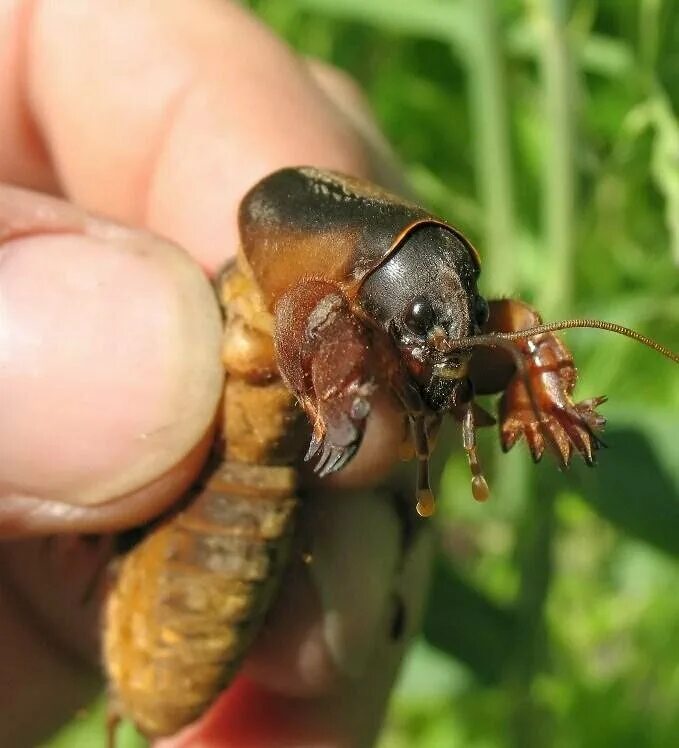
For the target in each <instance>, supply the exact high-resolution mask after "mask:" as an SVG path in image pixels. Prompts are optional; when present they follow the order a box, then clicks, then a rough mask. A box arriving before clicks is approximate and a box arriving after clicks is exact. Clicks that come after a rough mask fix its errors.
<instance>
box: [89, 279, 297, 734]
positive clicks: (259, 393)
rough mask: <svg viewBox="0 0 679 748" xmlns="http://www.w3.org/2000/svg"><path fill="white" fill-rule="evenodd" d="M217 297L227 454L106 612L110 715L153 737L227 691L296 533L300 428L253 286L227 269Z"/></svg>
mask: <svg viewBox="0 0 679 748" xmlns="http://www.w3.org/2000/svg"><path fill="white" fill-rule="evenodd" d="M221 297H222V301H223V303H224V305H225V311H226V332H225V344H224V354H223V359H224V363H225V367H226V371H227V378H226V385H225V391H224V411H223V412H224V419H223V421H224V423H223V429H222V434H223V437H224V438H223V451H222V452H221V454H220V455H217V459H216V460H215V462H216V467H215V469H214V470H213V471H212V472H211V473H210V474H209V477H208V478H207V479H206V481H205V482H204V484H203V485H202V486H199V487H198V488H196V490H195V494H194V496H193V497H192V498H191V499H190V501H189V502H188V505H187V507H186V508H185V509H183V510H182V511H180V512H178V513H177V514H175V515H174V516H173V517H172V518H170V519H169V520H168V521H166V522H165V523H164V524H160V525H159V526H158V527H157V528H155V529H154V530H152V531H151V532H150V533H149V534H148V535H147V537H146V538H145V539H144V540H143V541H142V542H141V543H140V544H139V545H137V546H136V547H135V548H134V549H133V550H132V551H131V552H130V553H129V554H128V555H127V556H126V557H125V558H124V559H123V560H122V561H121V563H120V567H119V570H118V573H117V578H116V582H115V585H114V588H113V589H112V591H111V593H110V595H109V598H108V601H107V606H106V610H105V622H104V660H105V664H106V668H107V671H108V676H109V692H110V696H111V699H112V706H113V709H114V710H115V711H116V712H118V713H119V714H120V715H122V716H126V717H128V718H130V719H132V720H133V722H135V724H136V725H137V727H138V728H139V729H140V730H141V731H142V732H143V733H145V734H146V735H148V736H150V737H152V736H162V735H170V734H172V733H174V732H176V731H177V730H179V729H181V728H182V727H184V726H185V725H187V724H189V723H190V722H192V721H194V720H195V719H196V718H197V717H199V716H200V715H201V714H202V713H203V712H204V711H205V709H206V708H207V707H208V706H209V705H210V703H211V702H212V701H213V700H214V699H215V698H216V697H217V696H218V695H219V693H220V691H221V690H222V689H223V688H224V687H225V686H226V685H227V684H228V682H229V681H230V680H231V678H232V677H233V675H234V673H235V671H236V670H237V668H238V666H239V664H240V662H241V660H242V658H243V656H244V654H245V653H246V651H247V649H248V647H249V645H250V643H251V642H252V639H253V638H254V636H255V635H256V633H257V631H258V629H259V627H260V625H261V623H262V620H263V618H264V614H265V612H266V610H267V609H268V608H269V606H270V604H271V601H272V598H273V595H274V593H275V590H276V588H277V586H278V582H279V580H280V577H281V575H282V571H283V569H284V567H285V563H286V560H287V556H288V552H289V547H290V541H291V537H292V532H293V527H294V513H295V508H296V505H297V499H296V498H295V489H296V474H297V473H296V470H295V469H294V467H292V465H293V464H294V463H295V462H296V460H297V459H298V457H299V454H300V451H301V450H302V448H303V445H304V441H305V434H304V433H303V428H302V425H303V424H304V419H303V417H302V416H301V415H300V413H299V411H298V409H297V407H296V404H295V401H294V397H293V396H292V395H291V393H290V392H289V391H288V390H287V389H286V387H285V386H284V385H283V383H282V382H281V381H280V378H279V377H278V375H277V369H276V366H275V361H274V359H273V345H272V341H271V318H270V316H269V314H268V312H266V310H265V309H264V306H263V304H262V302H261V298H260V296H259V294H258V291H257V288H256V286H254V284H253V282H252V281H251V280H250V279H249V277H247V275H246V274H244V273H241V272H240V271H238V270H237V269H235V268H233V269H232V270H231V271H230V272H229V273H228V274H226V275H225V277H224V279H223V283H222V288H221Z"/></svg>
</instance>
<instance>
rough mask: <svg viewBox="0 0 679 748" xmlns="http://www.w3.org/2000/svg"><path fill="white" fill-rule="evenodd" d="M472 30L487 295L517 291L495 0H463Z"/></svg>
mask: <svg viewBox="0 0 679 748" xmlns="http://www.w3.org/2000/svg"><path fill="white" fill-rule="evenodd" d="M467 3H468V6H469V7H468V10H469V17H470V18H471V19H473V28H474V32H473V33H472V34H471V36H470V38H469V40H468V42H467V44H466V45H465V48H464V50H463V52H464V56H465V62H466V63H467V68H468V74H469V91H470V98H471V107H472V117H473V125H474V131H475V132H476V138H475V140H474V146H475V149H476V171H477V179H478V186H479V192H480V196H481V200H480V202H481V203H482V206H483V209H484V214H485V231H484V238H483V244H482V247H481V255H482V257H483V281H484V285H485V291H486V293H488V294H489V295H498V294H509V293H512V292H515V291H516V281H517V275H518V272H517V271H518V265H517V261H516V258H517V251H518V248H517V247H516V244H515V241H514V194H513V187H512V163H511V152H510V127H509V121H508V114H507V97H506V93H505V92H506V84H505V76H504V65H503V59H502V42H501V39H500V34H499V30H498V19H497V3H496V2H494V0H467Z"/></svg>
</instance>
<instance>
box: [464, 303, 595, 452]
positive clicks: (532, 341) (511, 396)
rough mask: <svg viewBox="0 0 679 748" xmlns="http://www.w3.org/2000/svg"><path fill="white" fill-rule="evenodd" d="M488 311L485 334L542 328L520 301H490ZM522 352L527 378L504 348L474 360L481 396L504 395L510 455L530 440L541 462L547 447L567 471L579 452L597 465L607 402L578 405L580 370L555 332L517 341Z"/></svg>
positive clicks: (481, 352)
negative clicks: (521, 442) (601, 407)
mask: <svg viewBox="0 0 679 748" xmlns="http://www.w3.org/2000/svg"><path fill="white" fill-rule="evenodd" d="M489 307H490V316H489V319H488V322H487V324H486V325H485V327H484V330H483V331H484V332H486V333H490V332H516V331H520V330H525V329H528V328H529V327H534V326H536V325H539V324H540V323H541V319H540V315H539V314H538V313H537V312H536V311H535V310H534V309H533V308H532V307H530V306H528V305H527V304H524V303H523V302H520V301H515V300H512V299H502V300H498V301H491V302H490V304H489ZM517 348H518V349H519V351H520V354H521V357H522V359H523V362H524V367H525V377H524V376H522V375H521V374H520V373H519V372H517V371H516V366H515V364H514V362H513V361H512V358H511V356H510V355H509V354H508V353H507V352H506V351H504V350H502V349H499V348H488V349H484V348H477V349H476V350H475V351H474V354H473V356H472V360H471V367H470V370H471V379H472V381H473V382H474V388H475V390H476V392H477V393H481V394H487V393H494V392H502V398H501V400H500V408H499V415H500V418H499V425H500V440H501V443H502V448H503V449H504V450H505V451H508V450H509V449H511V448H512V447H513V446H514V444H516V442H517V441H519V440H520V439H521V438H522V437H525V439H526V441H527V443H528V447H529V449H530V451H531V454H532V456H533V459H534V460H535V461H536V462H537V461H538V460H539V459H540V458H541V457H542V455H543V453H544V451H545V448H548V449H549V450H550V451H551V452H553V453H554V455H555V456H556V458H557V460H558V461H559V462H560V463H561V465H562V466H563V467H566V466H567V465H568V464H569V462H570V460H571V457H572V455H573V451H574V450H577V451H578V452H580V454H582V456H583V457H584V459H585V462H586V463H587V464H588V465H592V464H594V456H595V452H596V450H597V449H599V448H600V447H602V446H603V443H602V442H601V440H600V439H599V438H598V436H597V432H599V431H600V430H601V429H602V428H603V426H604V425H605V423H606V421H605V419H604V417H603V416H602V415H600V414H599V413H598V412H597V410H596V409H597V407H598V406H599V405H601V404H602V403H603V402H605V399H606V398H605V397H595V398H591V399H589V400H583V401H582V402H579V403H576V402H574V401H573V399H572V397H571V395H572V392H573V390H574V388H575V385H576V382H577V371H576V368H575V365H574V364H573V357H572V354H571V352H570V351H569V350H568V348H567V347H566V345H565V344H564V343H563V341H562V340H561V339H560V338H559V337H558V336H557V335H555V334H554V333H544V334H541V335H534V336H532V337H528V338H526V339H525V340H521V341H518V342H517ZM526 380H527V381H526ZM527 385H529V386H530V390H531V392H529V391H528V389H527ZM531 393H532V397H531Z"/></svg>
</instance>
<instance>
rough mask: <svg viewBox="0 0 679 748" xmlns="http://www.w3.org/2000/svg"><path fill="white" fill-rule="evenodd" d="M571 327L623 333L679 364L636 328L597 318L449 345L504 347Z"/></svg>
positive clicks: (473, 337) (676, 357) (677, 358)
mask: <svg viewBox="0 0 679 748" xmlns="http://www.w3.org/2000/svg"><path fill="white" fill-rule="evenodd" d="M573 327H591V328H594V329H598V330H607V331H608V332H615V333H617V334H618V335H624V336H625V337H627V338H632V340H636V341H637V342H638V343H641V344H642V345H645V346H647V347H648V348H651V349H652V350H654V351H656V352H657V353H659V354H660V355H661V356H664V357H665V358H668V359H669V360H670V361H672V362H674V363H675V364H679V354H678V353H675V352H674V351H672V350H670V349H669V348H666V347H665V346H664V345H661V344H660V343H657V342H656V341H655V340H652V339H651V338H647V337H646V336H645V335H642V334H641V333H639V332H637V331H636V330H630V328H629V327H623V326H622V325H616V324H615V323H614V322H605V321H603V320H598V319H568V320H562V321H560V322H548V323H546V324H544V325H536V326H535V327H529V328H527V329H525V330H517V331H516V332H492V333H487V334H485V335H470V336H469V337H467V338H459V339H458V340H451V341H450V346H451V348H467V347H469V346H475V345H487V346H494V345H497V346H498V347H501V348H505V349H506V346H505V345H502V343H500V341H501V340H502V341H507V342H510V341H514V340H524V339H525V338H528V337H532V336H533V335H542V334H543V333H547V332H554V331H555V330H569V329H571V328H573Z"/></svg>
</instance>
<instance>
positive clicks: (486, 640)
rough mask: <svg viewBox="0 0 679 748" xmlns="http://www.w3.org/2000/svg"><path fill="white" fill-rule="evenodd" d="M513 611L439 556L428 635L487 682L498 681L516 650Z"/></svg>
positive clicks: (427, 637)
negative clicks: (512, 652)
mask: <svg viewBox="0 0 679 748" xmlns="http://www.w3.org/2000/svg"><path fill="white" fill-rule="evenodd" d="M514 630H515V619H514V616H513V614H512V613H511V612H510V611H508V610H506V609H505V608H502V607H501V606H499V605H497V604H496V603H494V602H493V601H491V600H489V599H488V598H487V597H485V596H484V595H483V594H482V593H481V592H479V591H478V590H477V589H475V588H474V587H472V586H471V585H470V584H469V583H468V582H466V581H465V580H464V579H462V577H461V576H460V574H459V573H458V572H457V571H456V570H455V569H454V568H453V566H452V565H451V564H450V563H449V562H447V561H446V560H445V559H444V558H443V557H441V556H439V557H438V558H437V560H436V562H435V566H434V573H433V579H432V587H431V592H430V597H429V606H428V609H427V612H426V614H425V620H424V636H425V638H426V640H427V641H428V642H429V644H431V645H432V646H434V647H436V648H438V649H440V650H442V651H444V652H446V653H448V654H449V655H452V656H453V657H456V658H458V659H459V660H461V661H462V662H464V663H465V664H466V665H468V666H469V667H470V668H471V669H472V670H473V671H474V673H475V674H476V676H477V677H478V678H479V679H480V680H482V681H483V682H485V683H496V682H498V681H499V680H500V679H501V677H502V675H503V673H504V670H505V665H506V663H507V660H508V656H509V654H510V653H511V651H512V646H513V636H514Z"/></svg>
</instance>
